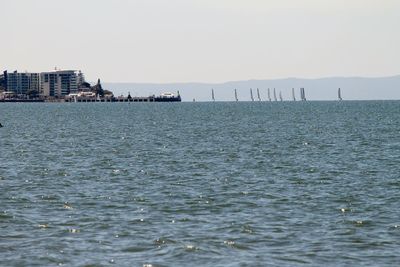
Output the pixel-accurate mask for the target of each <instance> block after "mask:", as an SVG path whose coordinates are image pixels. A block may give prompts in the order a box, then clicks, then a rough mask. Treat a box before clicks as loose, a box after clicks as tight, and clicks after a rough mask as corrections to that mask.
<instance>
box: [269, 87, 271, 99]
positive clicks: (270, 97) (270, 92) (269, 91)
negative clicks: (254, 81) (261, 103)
mask: <svg viewBox="0 0 400 267" xmlns="http://www.w3.org/2000/svg"><path fill="white" fill-rule="evenodd" d="M268 101H270V102H271V92H270V90H269V88H268Z"/></svg>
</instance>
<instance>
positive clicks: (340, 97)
mask: <svg viewBox="0 0 400 267" xmlns="http://www.w3.org/2000/svg"><path fill="white" fill-rule="evenodd" d="M337 93H338V99H339V101H342V100H343V99H342V93H341V92H340V88H339V89H338V92H337Z"/></svg>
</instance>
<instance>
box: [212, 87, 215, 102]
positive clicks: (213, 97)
mask: <svg viewBox="0 0 400 267" xmlns="http://www.w3.org/2000/svg"><path fill="white" fill-rule="evenodd" d="M211 98H212V101H214V102H215V96H214V89H211Z"/></svg>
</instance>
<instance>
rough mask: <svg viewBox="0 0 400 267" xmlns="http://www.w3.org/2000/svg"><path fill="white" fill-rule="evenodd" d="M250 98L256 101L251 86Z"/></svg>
mask: <svg viewBox="0 0 400 267" xmlns="http://www.w3.org/2000/svg"><path fill="white" fill-rule="evenodd" d="M250 98H251V101H254V97H253V89H251V88H250Z"/></svg>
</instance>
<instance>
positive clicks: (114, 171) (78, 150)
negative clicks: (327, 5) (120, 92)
mask: <svg viewBox="0 0 400 267" xmlns="http://www.w3.org/2000/svg"><path fill="white" fill-rule="evenodd" d="M0 123H1V124H2V125H3V127H2V128H0V266H143V267H153V266H154V267H156V266H399V265H400V253H399V251H400V101H340V102H339V101H331V102H329V101H320V102H319V101H307V102H300V101H298V102H272V103H271V102H215V103H212V102H208V103H205V102H203V103H201V102H196V103H190V102H188V103H185V102H182V103H0Z"/></svg>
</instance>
